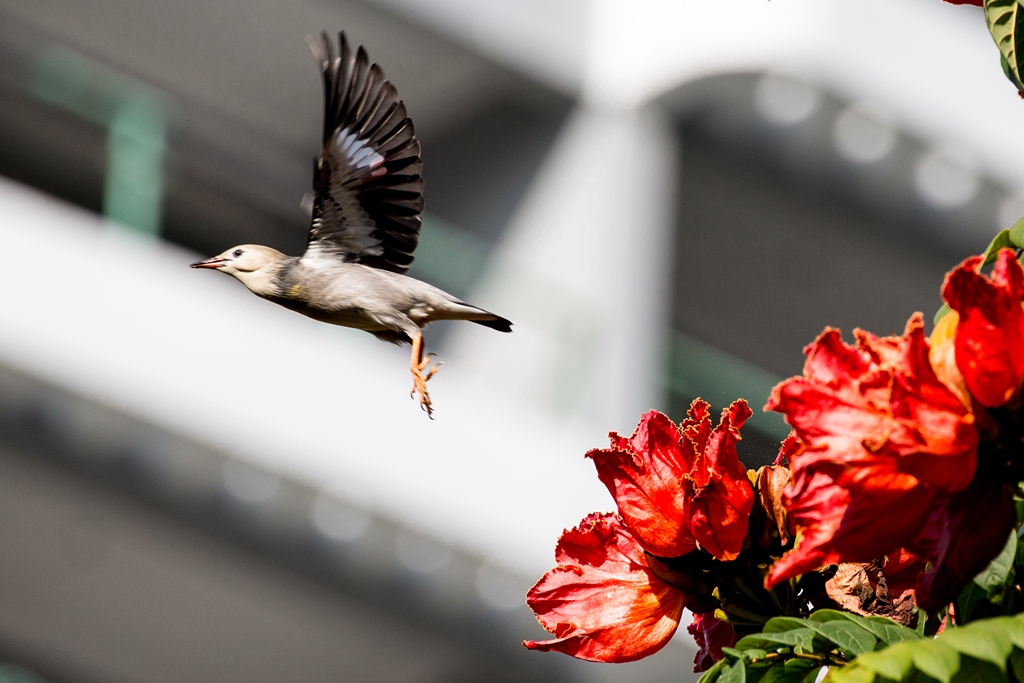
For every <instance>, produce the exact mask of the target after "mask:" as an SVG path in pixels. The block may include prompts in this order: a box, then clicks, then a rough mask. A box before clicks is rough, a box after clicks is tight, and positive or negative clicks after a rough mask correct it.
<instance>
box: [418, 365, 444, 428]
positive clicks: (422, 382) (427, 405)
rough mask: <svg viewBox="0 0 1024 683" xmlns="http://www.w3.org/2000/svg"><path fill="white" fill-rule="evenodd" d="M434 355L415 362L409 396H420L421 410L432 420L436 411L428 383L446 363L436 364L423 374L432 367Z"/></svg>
mask: <svg viewBox="0 0 1024 683" xmlns="http://www.w3.org/2000/svg"><path fill="white" fill-rule="evenodd" d="M433 355H434V354H429V355H428V356H427V357H426V358H424V359H423V360H421V361H420V362H418V363H416V362H414V363H413V364H412V366H411V368H410V369H411V370H412V391H410V392H409V396H414V395H416V394H419V398H420V408H422V409H423V410H424V411H426V413H427V415H428V416H429V417H430V418H431V419H433V417H434V409H433V407H432V404H431V402H430V394H429V393H428V392H427V382H428V381H429V380H430V378H431V377H433V376H434V375H435V374H437V370H438V368H440V367H441V366H442V365H444V363H441V362H438V363H435V364H434V367H432V368H430V371H429V372H427V373H426V374H423V371H424V370H426V369H427V366H429V365H430V362H431V360H432V357H433Z"/></svg>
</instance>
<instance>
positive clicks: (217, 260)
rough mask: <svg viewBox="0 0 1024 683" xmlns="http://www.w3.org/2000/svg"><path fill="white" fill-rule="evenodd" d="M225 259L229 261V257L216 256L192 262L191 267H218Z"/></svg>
mask: <svg viewBox="0 0 1024 683" xmlns="http://www.w3.org/2000/svg"><path fill="white" fill-rule="evenodd" d="M225 261H227V259H223V258H221V257H219V256H214V257H213V258H208V259H206V260H205V261H196V262H195V263H193V264H190V265H189V268H217V267H218V266H219V265H220V264H222V263H224V262H225Z"/></svg>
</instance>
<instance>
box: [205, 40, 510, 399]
mask: <svg viewBox="0 0 1024 683" xmlns="http://www.w3.org/2000/svg"><path fill="white" fill-rule="evenodd" d="M322 39H323V48H322V49H321V47H320V45H318V44H317V43H316V42H314V41H313V40H312V39H308V42H309V46H310V49H311V50H312V51H313V56H314V57H315V58H316V59H317V61H318V62H319V64H320V69H321V71H322V73H323V82H324V131H323V149H322V150H321V152H320V156H319V158H318V159H317V160H316V163H315V166H314V172H313V191H314V199H313V213H312V224H311V226H310V229H309V240H308V242H307V244H306V253H304V254H303V255H302V256H301V257H299V256H286V255H285V254H282V253H281V252H279V251H277V250H276V249H271V248H270V247H264V246H260V245H255V244H243V245H241V246H238V247H232V248H231V249H228V250H227V251H225V252H224V253H222V254H220V255H219V256H214V257H213V258H209V259H206V260H205V261H199V262H198V263H193V264H192V267H193V268H210V269H213V270H219V271H221V272H222V273H227V274H228V275H231V276H232V277H234V278H235V279H237V280H238V281H239V282H241V283H242V284H243V285H245V286H246V287H247V288H248V289H249V291H251V292H252V293H253V294H256V295H257V296H260V297H262V298H264V299H267V300H269V301H273V302H274V303H277V304H281V305H282V306H284V307H286V308H290V309H291V310H293V311H297V312H299V313H302V314H303V315H307V316H309V317H311V318H314V319H316V320H321V321H323V322H326V323H331V324H333V325H343V326H345V327H354V328H356V329H360V330H366V331H367V332H369V333H370V334H372V335H374V336H375V337H377V338H378V339H382V340H384V341H389V342H392V343H396V344H401V343H406V342H409V343H411V344H412V358H411V359H410V368H411V370H412V378H413V392H414V393H418V394H419V400H420V405H421V406H422V408H423V409H424V410H425V411H426V412H427V414H428V415H430V414H431V412H432V407H431V403H430V395H429V394H428V393H427V380H429V379H430V378H431V377H433V376H434V374H435V373H436V372H437V365H434V367H433V368H430V369H429V370H428V366H429V365H430V356H429V355H428V354H426V353H425V349H424V344H423V328H424V327H426V326H427V325H428V324H430V323H432V322H434V321H435V320H470V321H472V322H475V323H478V324H480V325H485V326H487V327H490V328H492V329H495V330H499V331H501V332H511V331H512V323H510V322H509V321H508V320H506V319H505V318H502V317H501V316H497V315H494V314H493V313H489V312H487V311H485V310H483V309H482V308H477V307H476V306H472V305H470V304H467V303H465V302H464V301H459V300H458V299H456V298H455V297H454V296H452V295H451V294H448V293H446V292H443V291H441V290H440V289H438V288H437V287H434V286H432V285H429V284H427V283H425V282H421V281H420V280H416V279H414V278H411V277H408V276H407V275H405V272H406V270H408V268H409V265H410V264H411V263H412V260H413V251H414V250H415V249H416V244H417V242H418V241H419V231H420V223H421V218H420V214H421V212H422V211H423V178H422V177H421V176H420V171H421V169H422V167H423V162H422V160H421V159H420V143H419V141H418V140H417V139H416V135H415V133H414V132H413V125H412V121H411V120H410V119H409V117H408V116H406V112H405V105H404V104H403V102H402V101H401V100H400V99H398V93H397V91H396V90H395V87H394V85H392V84H391V82H390V81H388V80H386V79H385V78H384V72H383V70H382V69H381V68H380V67H379V66H378V65H376V64H370V62H369V59H368V58H367V56H366V51H365V50H364V49H363V48H362V47H360V48H359V49H358V50H356V52H355V54H353V53H352V50H351V49H350V48H349V44H348V41H347V40H346V38H345V34H344V33H341V34H340V35H339V40H340V50H339V54H338V55H337V56H335V54H334V50H333V47H332V43H331V40H330V37H329V36H328V35H327V33H324V34H323V36H322Z"/></svg>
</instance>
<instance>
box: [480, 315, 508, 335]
mask: <svg viewBox="0 0 1024 683" xmlns="http://www.w3.org/2000/svg"><path fill="white" fill-rule="evenodd" d="M491 315H492V316H494V317H493V318H488V319H487V320H473V321H472V322H475V323H476V324H477V325H483V326H484V327H489V328H491V329H492V330H497V331H498V332H511V331H512V321H511V320H506V319H505V318H502V317H501V316H500V315H494V314H493V313H491Z"/></svg>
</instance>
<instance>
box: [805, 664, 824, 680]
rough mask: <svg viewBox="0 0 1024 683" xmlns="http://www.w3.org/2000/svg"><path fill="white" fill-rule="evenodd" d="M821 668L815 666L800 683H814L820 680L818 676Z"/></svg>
mask: <svg viewBox="0 0 1024 683" xmlns="http://www.w3.org/2000/svg"><path fill="white" fill-rule="evenodd" d="M821 668H822V667H821V666H820V665H818V666H815V667H814V668H813V669H811V670H810V671H808V672H807V673H806V674H804V677H803V678H801V679H800V683H814V682H815V681H816V680H818V674H819V673H820V672H821Z"/></svg>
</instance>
